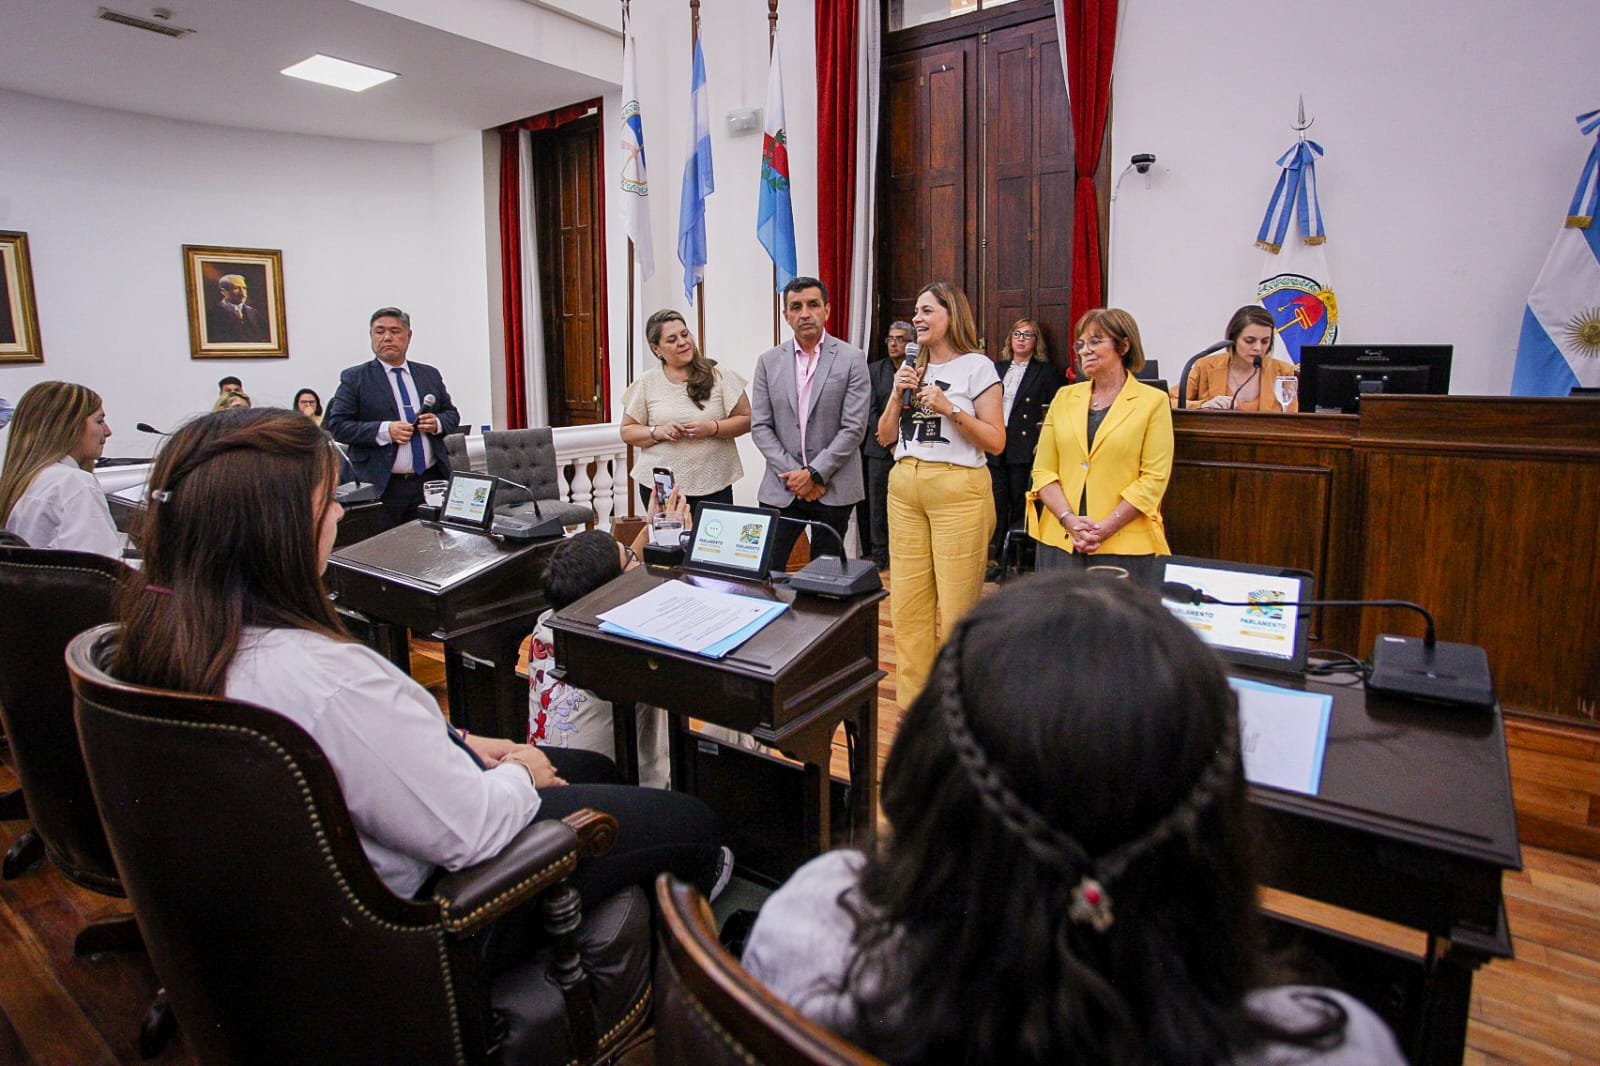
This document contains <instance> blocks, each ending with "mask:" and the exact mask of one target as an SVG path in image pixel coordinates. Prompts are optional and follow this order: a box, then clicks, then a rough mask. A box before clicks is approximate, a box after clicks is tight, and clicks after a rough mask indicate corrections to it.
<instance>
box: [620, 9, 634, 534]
mask: <svg viewBox="0 0 1600 1066" xmlns="http://www.w3.org/2000/svg"><path fill="white" fill-rule="evenodd" d="M630 14H631V11H630V9H629V2H628V0H622V54H623V55H624V56H626V55H627V54H628V18H629V15H630ZM623 103H624V104H626V103H627V101H626V100H624V101H623ZM634 299H635V295H634V291H633V235H632V234H631V233H630V234H629V235H628V368H627V370H625V371H624V374H626V376H627V379H628V384H629V385H632V384H633V364H634V360H635V358H636V353H635V352H634V350H633V348H634V345H635V344H636V343H637V342H636V341H635V340H634V335H633V320H634V307H633V303H634ZM624 461H625V462H626V463H627V467H626V468H625V471H624V476H626V471H627V470H632V469H633V445H631V444H630V445H628V446H627V458H626V459H625V460H624ZM635 498H636V494H635V493H634V491H633V486H632V485H631V484H630V485H629V486H628V517H629V518H632V517H633V515H634V500H635Z"/></svg>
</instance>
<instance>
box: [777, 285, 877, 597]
mask: <svg viewBox="0 0 1600 1066" xmlns="http://www.w3.org/2000/svg"><path fill="white" fill-rule="evenodd" d="M783 317H784V318H785V319H786V320H787V321H788V323H789V328H790V329H791V330H793V331H794V339H793V340H791V341H789V342H788V343H786V344H781V345H779V346H778V347H776V348H770V349H768V350H767V351H765V352H763V353H762V354H761V358H760V359H759V360H757V362H756V373H755V377H754V379H753V380H752V381H751V385H750V413H751V418H750V439H751V440H753V441H754V442H755V445H756V447H757V448H759V449H760V450H761V454H762V455H763V456H764V457H765V458H766V460H767V469H766V472H765V473H764V474H762V476H761V489H760V491H759V492H758V493H757V498H758V499H759V500H760V501H761V503H762V505H763V506H766V507H777V508H779V509H780V510H781V511H782V512H783V513H784V514H785V515H787V516H789V517H791V518H810V519H815V520H817V521H820V522H825V523H827V524H828V525H829V526H831V527H832V528H833V529H834V530H835V531H836V532H837V533H838V534H839V539H840V540H841V541H843V540H844V533H845V529H846V528H847V527H848V526H849V524H850V508H851V507H852V506H853V505H854V504H856V503H857V502H859V501H860V500H861V498H862V497H863V496H864V495H866V493H865V492H864V490H863V489H862V484H861V459H860V454H859V452H858V451H857V449H859V448H860V447H861V441H862V439H863V438H864V437H865V436H866V432H867V406H868V403H869V402H870V400H871V398H872V384H871V380H870V379H869V378H868V376H867V357H866V354H865V353H863V352H862V351H861V349H860V348H855V347H852V346H851V345H849V344H847V343H846V342H844V341H842V340H840V339H839V338H837V337H830V336H829V335H828V332H827V330H826V329H825V326H826V323H827V321H828V289H827V286H825V285H823V284H822V282H820V281H818V280H817V279H816V278H795V279H794V280H793V281H791V282H789V284H787V285H785V286H784V288H783ZM774 535H775V537H776V547H775V549H774V554H773V557H772V558H773V565H774V566H775V567H782V566H784V565H785V564H786V563H787V562H788V560H789V552H790V551H792V550H793V549H794V542H795V540H796V539H797V538H798V537H799V535H800V527H799V526H798V525H796V524H795V523H793V522H780V523H778V528H777V530H776V531H775V533H774ZM820 547H822V549H823V551H824V552H825V553H832V552H834V551H837V550H838V545H837V544H832V543H827V544H825V545H822V546H820Z"/></svg>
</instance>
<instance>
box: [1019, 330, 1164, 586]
mask: <svg viewBox="0 0 1600 1066" xmlns="http://www.w3.org/2000/svg"><path fill="white" fill-rule="evenodd" d="M1073 333H1074V335H1075V336H1076V337H1077V339H1078V340H1077V343H1076V344H1075V345H1074V346H1073V348H1074V350H1075V351H1076V352H1077V353H1078V366H1079V368H1080V369H1081V370H1082V372H1083V374H1084V377H1085V378H1086V379H1087V380H1085V381H1080V382H1078V383H1077V384H1076V385H1068V386H1067V387H1066V388H1064V389H1062V390H1061V391H1060V392H1058V393H1056V398H1055V400H1054V402H1052V403H1051V404H1050V410H1049V411H1048V412H1046V414H1045V417H1044V422H1043V424H1042V425H1041V426H1040V427H1039V448H1038V451H1037V452H1035V453H1034V460H1033V491H1032V492H1031V493H1030V494H1029V498H1030V499H1035V500H1038V501H1039V502H1040V503H1042V504H1043V505H1044V513H1043V514H1040V513H1039V511H1038V509H1036V508H1033V507H1030V508H1028V532H1029V533H1030V534H1031V535H1032V536H1033V538H1034V539H1035V540H1037V541H1038V542H1039V551H1038V568H1039V569H1040V570H1057V569H1064V568H1066V567H1071V566H1084V567H1087V566H1096V565H1106V566H1115V567H1121V568H1122V569H1124V570H1127V571H1128V572H1129V576H1130V577H1133V578H1135V579H1137V578H1140V577H1142V576H1144V575H1145V573H1146V571H1147V570H1148V568H1149V567H1150V566H1151V565H1152V559H1153V557H1154V556H1156V555H1168V554H1171V551H1170V549H1169V548H1168V547H1167V536H1166V532H1165V530H1164V529H1163V527H1162V522H1161V497H1162V496H1164V495H1165V494H1166V491H1167V479H1168V478H1169V477H1170V476H1171V474H1172V412H1171V409H1170V408H1169V407H1168V401H1167V396H1166V394H1165V393H1163V392H1161V391H1159V390H1157V389H1154V388H1152V387H1150V386H1149V385H1146V384H1144V383H1143V382H1141V381H1139V380H1138V379H1137V378H1135V377H1134V374H1136V373H1138V371H1139V370H1140V369H1142V368H1143V366H1144V348H1143V346H1142V345H1141V344H1140V342H1139V326H1138V324H1137V323H1135V322H1134V320H1133V316H1132V315H1130V314H1128V312H1126V311H1123V310H1120V309H1118V308H1115V307H1112V308H1097V309H1096V310H1093V311H1090V312H1088V313H1087V314H1085V315H1084V316H1083V317H1082V318H1081V319H1079V320H1078V324H1077V326H1076V327H1075V329H1074V330H1073Z"/></svg>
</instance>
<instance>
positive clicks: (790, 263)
mask: <svg viewBox="0 0 1600 1066" xmlns="http://www.w3.org/2000/svg"><path fill="white" fill-rule="evenodd" d="M761 140H762V144H761V189H760V199H759V201H758V202H757V206H756V240H758V241H760V242H761V247H763V248H765V249H766V250H767V255H769V256H771V257H772V266H773V268H774V269H775V270H776V271H777V286H776V289H777V291H778V292H782V291H783V287H784V286H785V285H787V284H789V282H791V281H793V280H794V276H795V273H796V254H795V248H794V203H793V201H792V200H791V199H790V196H789V131H788V130H787V129H785V128H784V118H783V73H782V72H781V71H780V70H779V68H778V49H777V48H774V49H773V50H772V70H771V71H770V73H769V74H768V75H767V122H766V128H765V131H764V133H763V136H762V138H761Z"/></svg>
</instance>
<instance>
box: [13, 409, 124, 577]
mask: <svg viewBox="0 0 1600 1066" xmlns="http://www.w3.org/2000/svg"><path fill="white" fill-rule="evenodd" d="M110 437H111V427H110V426H109V425H107V424H106V411H105V407H104V405H103V404H102V403H101V402H100V396H99V394H98V393H96V392H95V391H94V390H93V389H90V388H86V387H85V386H83V385H74V384H71V383H70V382H66V381H41V382H39V384H37V385H35V386H34V387H33V388H31V389H29V390H28V391H27V392H25V393H23V394H22V399H21V400H19V401H18V402H17V410H16V414H15V416H13V418H12V422H11V436H10V439H9V440H8V441H7V442H6V462H5V467H4V469H3V470H0V519H3V520H4V526H5V528H6V529H8V530H10V531H11V532H12V533H15V534H17V536H19V537H21V538H22V539H23V540H25V541H27V542H28V546H29V547H30V548H66V549H70V550H73V551H86V552H94V553H96V554H98V555H108V556H110V557H111V558H113V559H118V558H121V557H122V535H121V534H120V533H118V532H117V524H116V523H115V522H113V521H112V520H111V509H110V507H108V506H107V504H106V497H105V493H103V492H101V491H100V482H99V481H97V480H95V476H94V474H93V470H94V461H95V460H96V459H98V458H100V455H101V453H103V452H104V451H105V449H106V441H107V440H108V439H109V438H110Z"/></svg>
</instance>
